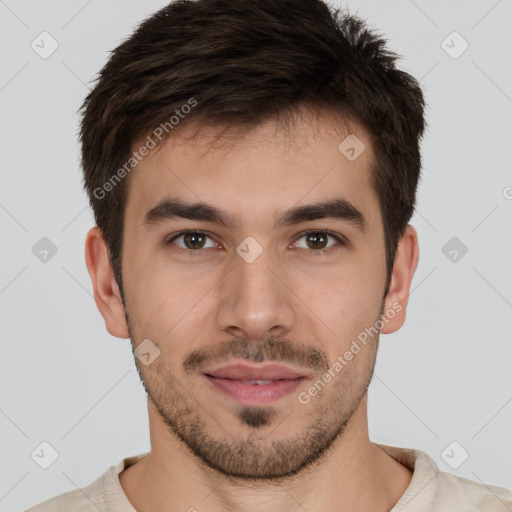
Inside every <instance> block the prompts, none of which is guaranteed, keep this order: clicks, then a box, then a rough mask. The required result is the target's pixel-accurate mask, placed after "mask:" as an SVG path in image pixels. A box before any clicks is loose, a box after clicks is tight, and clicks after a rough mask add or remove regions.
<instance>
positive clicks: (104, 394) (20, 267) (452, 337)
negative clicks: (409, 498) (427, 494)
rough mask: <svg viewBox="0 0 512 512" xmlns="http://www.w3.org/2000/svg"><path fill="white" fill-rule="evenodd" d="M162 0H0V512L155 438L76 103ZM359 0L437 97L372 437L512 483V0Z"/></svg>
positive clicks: (432, 99)
mask: <svg viewBox="0 0 512 512" xmlns="http://www.w3.org/2000/svg"><path fill="white" fill-rule="evenodd" d="M165 4H166V2H164V1H156V0H151V1H149V0H144V1H138V2H135V1H126V0H123V1H122V2H121V1H109V2H106V1H103V2H100V1H99V0H89V1H74V0H73V1H66V2H64V1H58V2H57V1H44V2H43V1H38V2H36V1H26V0H5V1H4V0H0V48H1V55H2V61H1V62H2V65H1V68H0V109H1V120H2V122H1V129H2V132H1V137H0V141H1V160H0V161H1V177H2V181H1V183H2V186H1V188H0V226H1V233H2V249H1V258H2V260H1V265H0V269H1V270H0V272H1V274H0V316H1V317H0V318H1V331H2V345H1V354H2V355H1V357H0V378H1V396H0V428H1V436H0V443H1V456H0V460H1V462H0V464H1V473H0V511H13V510H24V509H25V508H28V507H29V506H31V505H33V504H35V503H38V502H40V501H42V500H45V499H47V498H49V497H51V496H54V495H56V494H60V493H62V492H65V491H68V490H72V489H76V488H77V487H81V486H84V485H87V484H89V483H90V482H91V481H92V480H94V479H96V478H97V477H98V476H99V475H100V474H102V473H103V472H104V471H105V470H106V469H107V468H108V467H109V466H111V465H114V464H117V462H119V461H120V460H121V459H122V458H123V457H126V456H128V455H134V454H137V453H141V452H144V451H147V450H149V436H148V421H147V410H146V398H145V393H144V391H143V388H142V385H141V384H140V382H139V379H138V376H137V372H136V369H135V366H134V362H133V356H132V353H131V348H130V344H129V340H121V339H117V338H114V337H112V336H110V335H109V334H108V333H107V331H106V330H105V328H104V324H103V320H102V318H101V316H100V314H99V312H98V311H97V309H96V306H95V303H94V300H93V298H92V287H91V283H90V279H89V275H88V273H87V270H86V266H85V261H84V237H85V234H86V231H87V230H88V228H89V227H91V226H92V225H93V220H92V215H91V213H90V212H89V209H88V206H87V200H86V196H85V193H84V192H83V191H82V189H81V181H80V180H81V174H80V168H79V165H78V158H79V147H78V145H77V140H76V133H77V127H78V118H77V116H76V110H77V109H78V107H79V106H80V104H81V102H82V101H83V98H84V96H85V95H86V93H87V92H88V85H87V84H88V83H90V81H91V80H92V79H93V78H94V76H95V74H96V73H97V72H98V71H99V70H100V68H101V67H102V65H103V64H104V62H105V60H106V58H107V57H108V51H109V50H111V49H113V48H114V47H115V46H117V44H119V42H120V41H121V40H122V39H123V38H124V37H127V36H128V35H129V34H130V33H131V31H132V29H133V28H134V27H135V26H136V24H137V23H138V22H140V21H141V20H142V19H143V18H144V17H146V16H147V15H149V14H151V13H152V12H154V11H155V10H156V9H158V8H160V7H163V6H164V5H165ZM343 5H347V4H346V3H344V4H343ZM348 5H349V7H350V10H351V12H352V13H356V12H357V13H358V14H359V15H360V16H362V17H364V18H366V19H367V20H368V22H369V23H370V25H372V26H373V27H375V28H377V29H378V30H379V31H381V32H382V33H384V34H385V35H386V36H387V37H388V38H389V40H390V44H391V47H392V48H394V49H396V50H397V51H398V52H399V53H401V54H403V55H404V59H403V60H402V66H403V67H404V68H405V69H406V70H408V71H409V72H410V73H411V74H413V75H414V76H415V77H417V78H418V79H420V80H421V83H422V85H423V87H424V91H425V94H426V100H427V103H428V110H427V120H428V123H429V128H428V131H427V134H426V137H425V139H424V142H423V145H422V150H423V158H424V174H423V179H422V182H421V185H420V190H419V202H418V211H417V213H416V214H415V216H414V218H413V221H412V224H413V225H414V226H415V227H416V228H417V230H418V232H419V237H420V263H419V267H418V270H417V273H416V276H415V278H414V281H413V291H412V294H411V298H410V305H409V310H408V317H407V322H406V324H405V326H404V327H403V328H402V329H401V330H400V331H399V332H398V333H395V334H391V335H387V336H382V337H381V345H380V350H379V358H378V363H377V367H376V371H375V377H374V381H373V383H372V385H371V388H370V401H369V403H370V405H369V406H370V418H369V420H370V434H371V438H372V440H373V441H376V442H380V443H384V444H391V445H396V446H404V447H413V448H418V449H421V450H424V451H426V452H427V453H428V454H429V455H430V456H431V457H432V458H433V459H434V460H435V461H436V463H437V464H438V465H439V466H440V468H441V469H442V470H444V471H451V472H453V473H455V474H457V475H460V476H464V477H467V478H470V479H472V480H476V481H483V482H486V483H489V484H494V485H500V486H504V487H509V488H512V469H511V463H510V460H511V458H512V441H511V437H510V433H511V431H512V429H511V425H512V403H511V402H512V373H511V361H512V343H511V342H510V326H509V321H510V318H511V313H512V272H511V271H510V266H509V265H510V261H512V238H511V232H512V231H511V220H512V173H511V170H510V145H511V112H512V99H511V96H512V72H511V67H510V53H511V50H512V43H511V37H510V24H511V21H512V1H510V0H501V1H496V0H482V1H471V2H468V1H450V2H446V1H429V2H427V1H425V0H421V1H420V0H416V1H414V2H413V1H412V0H396V1H393V2H390V1H388V2H380V1H378V0H373V1H362V2H361V1H356V0H354V1H352V0H349V2H348ZM43 31H47V32H48V33H49V34H51V37H52V38H54V39H55V40H56V41H57V42H58V45H59V46H58V48H57V50H56V51H55V52H54V53H53V54H52V55H51V56H49V57H48V58H46V59H43V58H41V57H40V56H39V55H38V54H37V53H36V52H35V51H34V50H33V49H32V48H31V43H32V41H34V40H35V41H36V43H38V41H39V43H38V44H39V45H40V46H42V45H43V43H41V42H40V41H41V37H39V34H40V33H41V32H43ZM454 31H456V32H458V34H460V36H459V35H453V34H452V32H454ZM450 34H452V35H450ZM45 37H47V36H45ZM464 40H465V41H467V43H468V44H469V47H468V48H467V50H466V51H464V52H463V53H462V54H460V55H458V54H459V53H460V52H461V51H462V50H463V49H464V46H465V43H464ZM443 41H445V43H443ZM50 45H51V41H50V40H49V39H46V40H45V43H44V46H45V49H46V50H48V49H49V48H51V46H50ZM455 56H456V57H457V58H454V57H455ZM43 237H47V238H48V239H50V240H51V242H52V243H53V244H54V245H55V247H56V248H57V252H56V254H54V255H53V256H52V253H51V252H49V253H48V255H47V256H46V259H47V261H46V262H44V261H41V260H40V259H39V258H38V257H36V255H35V254H34V252H33V247H34V246H36V244H37V243H38V242H39V241H40V239H41V238H43ZM452 237H457V239H458V240H456V241H455V242H452V243H455V245H453V246H452V245H448V246H447V247H446V248H445V249H444V252H443V247H445V244H447V242H448V241H449V240H450V239H452ZM39 243H40V244H44V243H47V242H39ZM461 244H464V246H465V247H467V249H468V251H467V253H466V254H465V255H462V251H461V247H462V245H461ZM38 247H39V246H36V249H37V248H38ZM39 250H41V249H40V248H39ZM454 250H455V251H457V253H456V254H455V253H454V252H453V251H454ZM34 251H35V252H36V253H37V252H38V251H37V250H34ZM450 253H451V254H450ZM455 256H456V261H452V260H453V259H454V257H455ZM40 257H41V255H40ZM454 441H455V442H456V443H457V444H455V445H453V444H452V445H451V446H449V445H450V444H451V443H453V442H454ZM42 442H47V443H49V444H50V445H52V446H53V447H54V448H55V450H56V451H57V452H58V458H57V460H55V462H54V463H53V464H52V465H51V466H50V467H49V468H48V469H42V468H41V467H40V465H39V464H40V463H44V461H43V462H39V464H38V463H36V461H35V460H34V459H37V458H36V457H34V459H33V458H32V457H31V454H32V453H33V452H34V450H36V452H37V450H39V452H40V450H41V448H40V444H41V443H42ZM447 447H449V448H448V449H447V450H446V448H447ZM43 448H44V445H43ZM464 450H465V451H467V452H468V454H469V457H468V458H467V460H465V461H464V462H463V463H461V461H462V460H463V458H464V454H465V451H464ZM43 451H44V450H43ZM45 453H46V456H48V454H49V450H46V451H45ZM443 453H444V456H443ZM450 464H451V467H450ZM459 464H460V465H459ZM453 466H458V467H457V468H455V469H452V468H453ZM204 505H205V508H207V502H205V504H204Z"/></svg>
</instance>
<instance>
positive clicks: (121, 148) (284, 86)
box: [80, 0, 426, 300]
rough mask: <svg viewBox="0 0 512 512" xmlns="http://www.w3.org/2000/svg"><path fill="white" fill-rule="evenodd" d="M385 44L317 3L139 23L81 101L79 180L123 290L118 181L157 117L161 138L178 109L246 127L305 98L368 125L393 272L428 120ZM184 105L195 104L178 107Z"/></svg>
mask: <svg viewBox="0 0 512 512" xmlns="http://www.w3.org/2000/svg"><path fill="white" fill-rule="evenodd" d="M386 44H387V41H386V40H385V39H383V38H382V37H381V36H380V35H378V34H376V33H375V32H374V31H372V30H370V29H369V28H368V27H367V25H366V24H365V22H364V21H363V20H361V19H359V18H357V17H355V16H352V15H350V14H348V13H346V12H344V11H342V9H337V10H334V9H332V8H331V7H329V6H327V5H326V4H325V3H324V2H322V1H321V0H196V1H190V0H178V1H175V2H172V3H170V4H169V5H167V6H166V7H164V8H163V9H161V10H160V11H158V12H156V13H155V14H154V15H152V16H150V17H149V18H147V19H146V20H144V21H143V22H142V23H141V24H140V25H139V27H138V28H137V29H136V31H135V32H134V33H133V34H132V35H131V36H130V37H129V38H128V39H126V40H125V41H124V42H122V44H120V45H119V46H118V47H117V48H116V49H115V50H113V51H112V54H111V56H110V58H109V60H108V62H107V63H106V64H105V66H104V67H103V68H102V69H101V71H100V73H99V77H98V81H97V83H96V85H95V86H94V88H93V90H92V91H91V92H90V93H89V95H88V96H87V98H86V99H85V101H84V103H83V105H82V107H81V111H82V113H83V115H82V120H81V127H80V141H81V145H82V167H83V172H84V186H85V189H86V191H87V193H88V196H89V200H90V204H91V207H92V209H93V212H94V215H95V220H96V224H97V225H98V227H99V228H100V229H101V231H102V233H103V236H104V238H105V242H106V244H107V246H108V249H109V257H110V262H111V264H112V268H113V270H114V275H115V278H116V281H117V283H118V285H119V287H120V290H121V295H122V296H123V288H122V280H121V253H122V245H123V225H124V206H125V198H126V187H127V182H128V180H127V179H122V178H123V177H124V176H125V175H126V174H127V173H128V172H129V169H130V167H128V168H127V162H131V160H130V159H132V160H133V154H132V153H131V152H132V151H133V147H132V145H133V143H134V141H135V140H136V139H138V138H139V137H141V136H145V135H146V134H148V133H150V132H151V130H154V129H155V128H156V127H158V126H164V127H167V129H165V130H163V131H165V133H162V137H160V138H161V139H162V140H165V139H166V138H167V137H169V136H171V135H172V134H173V133H177V131H176V130H174V129H173V128H174V125H177V123H173V122H172V121H171V118H172V117H173V116H174V117H175V118H177V117H178V116H179V127H180V128H181V127H183V126H185V125H186V124H188V123H190V122H192V121H195V122H199V123H202V124H210V125H220V126H236V127H239V128H245V129H249V128H250V127H254V126H257V125H258V124H259V123H261V122H262V121H264V120H267V119H274V118H275V119H278V118H280V117H282V116H285V117H286V116H289V115H290V114H291V113H293V112H296V111H297V110H298V109H300V108H302V107H309V108H312V109H314V110H316V111H318V112H329V113H333V114H339V116H340V118H342V119H352V120H355V121H356V122H358V123H360V124H361V125H362V126H364V128H365V129H366V130H367V131H368V132H369V133H370V134H371V137H372V142H373V144H372V149H373V153H374V155H375V158H374V161H373V162H372V165H371V170H370V172H371V175H372V180H373V185H374V187H375V190H376V192H377V194H378V197H379V203H380V209H381V214H382V219H383V224H384V234H385V241H386V265H387V270H388V278H389V276H390V273H391V270H392V267H393V262H394V258H395V253H396V247H397V244H398V241H399V239H400V237H401V236H402V235H403V232H404V229H405V227H406V226H407V223H408V222H409V220H410V218H411V216H412V214H413V211H414V205H415V196H416V189H417V184H418V180H419V177H420V170H421V159H420V150H419V143H420V139H421V137H422V135H423V131H424V128H425V126H426V123H425V120H424V99H423V94H422V91H421V88H420V86H419V84H418V82H417V81H416V80H415V79H414V78H413V77H412V76H411V75H409V74H408V73H406V72H405V71H402V70H400V69H398V68H397V67H396V61H397V60H398V59H399V56H398V55H397V54H396V53H394V52H392V51H390V50H389V49H388V48H387V47H386ZM194 102H195V103H194ZM184 105H189V106H191V105H194V106H193V108H188V109H187V111H186V115H180V112H181V113H182V114H183V113H184V112H185V110H184ZM161 131H162V130H161ZM135 163H136V162H131V164H133V165H135ZM131 164H130V165H131ZM121 169H124V172H123V171H121ZM116 171H117V178H116ZM113 178H114V179H115V181H113ZM107 185H108V186H107ZM99 191H100V192H99ZM107 192H108V193H107ZM123 297H124V296H123ZM123 300H124V298H123Z"/></svg>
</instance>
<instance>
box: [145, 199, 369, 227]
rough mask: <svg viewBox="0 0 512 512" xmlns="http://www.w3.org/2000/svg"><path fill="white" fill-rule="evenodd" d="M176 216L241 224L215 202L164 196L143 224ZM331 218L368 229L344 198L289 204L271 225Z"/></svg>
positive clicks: (282, 225)
mask: <svg viewBox="0 0 512 512" xmlns="http://www.w3.org/2000/svg"><path fill="white" fill-rule="evenodd" d="M176 218H182V219H188V220H200V221H210V222H215V223H216V224H220V225H222V226H224V227H226V228H228V229H229V228H232V227H237V226H239V225H240V223H239V222H238V221H237V220H236V219H235V218H234V217H233V216H232V215H231V214H229V213H228V212H225V211H224V210H221V209H219V208H217V207H215V206H213V205H209V204H207V203H203V202H197V203H189V202H186V201H183V200H181V199H176V198H165V199H163V200H162V201H160V202H159V203H158V204H157V205H156V206H154V207H153V208H151V209H150V210H149V211H148V212H147V213H146V215H145V216H144V221H143V224H144V225H147V226H150V225H154V224H159V223H161V222H164V221H167V220H173V219H176ZM328 218H330V219H337V220H342V221H346V222H349V223H350V224H353V225H354V226H356V227H358V228H359V229H360V230H361V231H363V232H364V231H366V225H367V223H366V219H365V217H364V215H363V213H362V212H361V211H360V210H359V209H358V208H356V207H355V206H354V205H353V204H352V203H350V202H349V201H347V200H346V199H343V198H336V199H330V200H326V201H322V202H319V203H312V204H306V205H301V206H295V207H293V208H290V209H289V210H287V211H285V212H283V213H281V214H280V215H279V216H278V217H277V218H276V219H275V221H274V224H273V225H272V229H274V228H280V227H285V226H291V225H295V224H299V223H301V222H307V221H312V220H316V219H328Z"/></svg>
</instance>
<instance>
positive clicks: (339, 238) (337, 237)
mask: <svg viewBox="0 0 512 512" xmlns="http://www.w3.org/2000/svg"><path fill="white" fill-rule="evenodd" d="M188 234H197V235H204V236H206V237H208V238H210V239H211V240H213V241H214V242H215V240H214V239H213V237H211V236H210V235H209V234H208V233H207V232H205V231H199V230H196V229H190V230H186V231H181V232H179V233H177V234H176V235H174V236H173V237H172V238H171V239H169V240H167V242H166V245H171V244H172V242H174V241H175V240H177V239H178V238H181V237H182V236H184V235H188ZM309 234H325V235H328V236H330V237H332V238H334V239H335V240H336V241H337V242H338V244H339V245H342V246H344V245H347V242H346V241H345V239H344V238H343V237H342V236H341V235H337V234H336V233H333V232H332V231H327V230H319V229H310V230H308V231H302V232H301V233H299V234H298V235H297V238H296V239H295V241H294V242H293V243H296V242H298V241H299V240H300V239H301V238H303V237H305V236H306V235H309ZM215 243H217V242H215ZM335 246H336V244H335V245H332V246H331V247H329V248H327V249H318V250H315V249H311V250H310V251H309V252H312V253H319V254H325V253H328V252H330V250H331V249H332V248H333V247H335ZM176 250H177V251H179V252H185V253H188V254H190V255H194V256H195V255H198V254H200V253H202V252H204V249H195V250H194V249H184V248H183V247H179V246H176ZM194 253H196V254H194Z"/></svg>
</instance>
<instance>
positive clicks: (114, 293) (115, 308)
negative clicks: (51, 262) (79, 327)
mask: <svg viewBox="0 0 512 512" xmlns="http://www.w3.org/2000/svg"><path fill="white" fill-rule="evenodd" d="M85 263H86V265H87V270H88V271H89V275H90V276H91V280H92V285H93V288H94V300H95V301H96V306H97V308H98V309H99V312H100V313H101V316H103V319H104V320H105V327H106V328H107V331H108V332H109V333H110V334H112V336H116V337H117V338H129V337H130V335H129V331H128V326H127V325H126V318H125V316H124V307H123V302H122V300H121V294H120V292H119V287H118V286H117V283H116V280H115V278H114V271H113V269H112V266H111V265H110V260H109V257H108V248H107V244H106V243H105V240H104V239H103V234H102V232H101V230H100V228H98V227H97V226H95V227H93V228H91V229H90V230H89V231H88V233H87V237H86V240H85Z"/></svg>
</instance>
